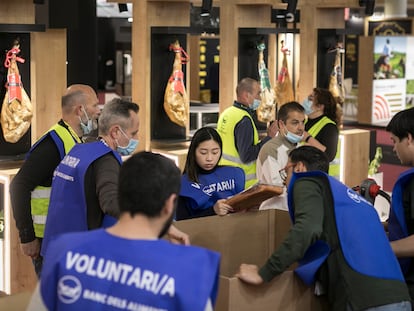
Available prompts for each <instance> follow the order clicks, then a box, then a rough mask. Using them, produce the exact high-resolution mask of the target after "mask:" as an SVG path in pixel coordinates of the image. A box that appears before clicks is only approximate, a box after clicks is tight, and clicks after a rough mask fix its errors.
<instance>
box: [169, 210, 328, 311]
mask: <svg viewBox="0 0 414 311" xmlns="http://www.w3.org/2000/svg"><path fill="white" fill-rule="evenodd" d="M175 225H176V226H177V227H178V228H179V229H180V230H182V231H184V232H186V233H187V234H189V235H190V239H191V243H192V244H193V245H198V246H202V247H205V248H208V249H212V250H215V251H217V252H219V253H221V263H220V284H219V293H218V298H217V302H216V306H215V310H216V311H225V310H226V311H251V310H255V311H260V310H284V311H298V310H303V311H312V310H315V311H316V310H317V311H321V310H328V308H327V307H326V302H325V300H324V299H321V298H317V297H316V296H314V295H313V289H312V288H309V287H306V286H305V285H304V284H303V283H302V281H301V280H300V279H299V278H297V277H296V276H295V275H294V272H293V271H286V272H284V273H283V274H281V275H280V276H278V277H276V278H275V279H273V280H272V282H269V283H267V284H264V285H261V286H258V287H256V286H252V285H249V284H245V283H243V282H241V281H240V280H239V279H238V278H235V277H234V274H235V273H236V272H237V270H238V267H239V265H240V264H241V263H249V264H255V265H258V266H259V267H260V266H261V265H263V264H264V263H265V262H266V260H267V258H268V257H269V256H270V255H271V254H272V253H273V251H274V250H275V249H276V247H277V246H278V245H280V244H281V242H282V241H283V239H284V237H285V236H286V234H287V232H288V231H289V229H290V227H291V221H290V217H289V213H288V212H286V211H281V210H266V211H250V212H244V213H243V212H242V213H235V214H230V215H227V216H211V217H202V218H195V219H189V220H182V221H177V222H175Z"/></svg>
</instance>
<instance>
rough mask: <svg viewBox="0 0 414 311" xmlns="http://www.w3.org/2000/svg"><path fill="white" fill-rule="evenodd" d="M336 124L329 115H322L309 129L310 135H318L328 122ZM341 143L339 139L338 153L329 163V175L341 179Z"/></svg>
mask: <svg viewBox="0 0 414 311" xmlns="http://www.w3.org/2000/svg"><path fill="white" fill-rule="evenodd" d="M329 123H332V124H335V125H336V123H335V122H334V121H332V120H331V119H329V118H328V117H327V116H324V117H322V118H321V119H320V120H319V121H318V122H316V123H315V124H314V125H313V126H312V127H311V128H310V129H309V130H308V133H309V135H311V136H313V137H315V136H316V135H318V134H319V132H320V131H321V130H322V128H323V127H324V126H325V125H326V124H329ZM340 148H341V144H340V141H339V139H338V147H337V148H336V154H335V158H334V159H333V160H332V162H331V163H330V164H329V175H331V176H332V177H335V178H337V179H339V168H340V167H339V158H340V154H341V150H340Z"/></svg>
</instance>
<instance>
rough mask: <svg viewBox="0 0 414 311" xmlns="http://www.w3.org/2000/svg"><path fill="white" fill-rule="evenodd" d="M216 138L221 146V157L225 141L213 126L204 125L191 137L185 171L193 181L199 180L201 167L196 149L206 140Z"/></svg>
mask: <svg viewBox="0 0 414 311" xmlns="http://www.w3.org/2000/svg"><path fill="white" fill-rule="evenodd" d="M207 140H214V141H215V142H216V143H217V144H218V145H219V147H220V157H221V152H222V150H223V143H222V140H221V137H220V135H219V133H217V131H216V130H215V129H214V128H212V127H202V128H200V129H198V130H197V131H196V132H195V133H194V136H193V138H192V139H191V143H190V147H189V148H188V153H187V159H186V161H185V167H184V173H186V174H187V175H188V178H189V179H190V180H191V181H193V182H197V183H198V182H199V180H198V174H199V171H200V168H199V166H198V164H197V160H196V149H197V147H198V146H199V145H200V144H201V143H202V142H204V141H207Z"/></svg>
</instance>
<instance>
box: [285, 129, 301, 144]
mask: <svg viewBox="0 0 414 311" xmlns="http://www.w3.org/2000/svg"><path fill="white" fill-rule="evenodd" d="M285 136H286V139H287V140H288V141H290V142H291V143H292V144H297V143H299V142H300V141H301V140H302V139H303V134H302V136H299V135H296V134H293V133H292V132H289V131H287V133H286V135H285Z"/></svg>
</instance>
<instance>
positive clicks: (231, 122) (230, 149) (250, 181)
mask: <svg viewBox="0 0 414 311" xmlns="http://www.w3.org/2000/svg"><path fill="white" fill-rule="evenodd" d="M245 116H247V117H249V118H250V120H251V122H252V125H253V131H254V133H253V144H254V145H256V144H258V143H259V133H258V132H257V129H256V126H255V124H254V121H253V119H252V117H251V116H250V114H249V113H248V112H247V111H245V110H243V109H239V108H237V107H234V106H232V107H229V108H227V109H226V110H224V111H223V113H222V114H221V115H220V118H219V120H218V122H217V132H218V133H219V134H220V137H221V139H222V141H223V152H222V156H221V160H220V162H219V164H220V165H229V166H237V167H240V168H241V169H242V170H243V171H244V174H245V175H246V182H245V188H248V187H250V186H252V185H254V184H255V183H257V178H256V161H252V162H249V163H243V162H242V161H241V159H240V155H239V153H238V152H237V148H236V141H235V137H234V129H235V127H236V125H237V123H238V122H239V121H240V120H241V119H242V118H243V117H245Z"/></svg>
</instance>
